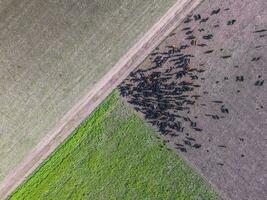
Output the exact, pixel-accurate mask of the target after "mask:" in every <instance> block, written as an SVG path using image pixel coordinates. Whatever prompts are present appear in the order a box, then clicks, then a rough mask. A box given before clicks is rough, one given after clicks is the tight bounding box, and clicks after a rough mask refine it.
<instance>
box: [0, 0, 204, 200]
mask: <svg viewBox="0 0 267 200" xmlns="http://www.w3.org/2000/svg"><path fill="white" fill-rule="evenodd" d="M202 1H203V0H177V2H176V3H175V4H174V5H173V6H172V7H171V8H170V9H169V10H168V11H167V12H166V13H165V14H164V16H163V17H162V18H161V19H160V20H159V21H158V22H156V23H155V24H154V25H153V26H152V27H151V28H150V29H149V31H148V32H147V33H146V34H145V35H144V36H143V37H142V38H141V39H140V40H139V41H138V42H137V43H136V44H135V45H134V46H133V47H132V48H130V49H129V50H128V52H127V53H126V54H125V55H123V56H122V57H121V58H120V59H119V61H118V62H117V63H116V64H115V65H114V66H113V67H112V68H111V70H109V71H108V73H106V74H105V75H104V77H103V78H101V79H100V80H99V81H98V82H97V83H96V84H95V85H94V87H93V88H91V89H88V93H87V94H86V95H84V96H83V97H82V98H81V99H79V100H78V102H76V104H75V105H74V106H73V107H72V108H71V109H70V110H69V111H68V112H67V113H66V114H65V115H64V116H63V118H62V119H60V120H59V121H58V123H57V125H56V126H55V127H54V128H53V129H52V130H51V131H49V132H48V134H47V135H46V136H45V137H44V138H43V139H42V140H41V141H40V142H39V143H38V144H37V145H36V147H35V148H34V149H33V150H32V151H31V152H30V153H29V154H28V156H27V157H26V158H25V159H24V160H23V161H22V162H21V163H20V164H19V165H18V166H17V167H16V168H15V169H13V170H12V171H11V173H9V174H8V175H7V176H6V178H5V179H4V180H3V181H2V182H1V184H0V199H5V198H7V197H8V196H9V195H10V194H11V193H12V192H13V191H14V190H15V189H16V188H17V187H18V186H19V185H20V184H21V183H22V182H23V181H25V180H26V178H27V177H28V176H29V175H30V174H31V173H32V172H33V171H34V170H35V169H36V168H37V167H38V166H39V165H40V164H41V163H42V162H43V161H44V160H46V159H47V158H48V156H49V155H50V154H51V153H52V152H53V151H54V150H55V149H56V148H57V147H58V146H59V145H60V144H61V143H62V142H63V141H64V140H65V139H66V138H67V137H68V136H69V135H70V134H71V133H72V132H73V131H74V130H75V129H76V128H77V127H78V126H79V125H80V124H81V122H82V121H84V119H85V118H86V117H87V116H88V115H89V114H90V113H91V112H92V111H93V110H94V109H95V108H96V107H97V106H98V105H99V104H100V103H101V102H102V101H103V100H104V99H105V98H106V97H107V96H108V95H109V94H110V93H111V92H112V90H114V89H115V88H116V87H117V85H118V84H119V83H121V82H122V81H123V80H124V79H125V78H126V77H127V76H128V75H129V74H130V72H131V71H133V70H134V69H135V68H136V67H137V66H138V65H140V64H141V62H142V61H143V60H144V59H145V58H146V57H147V56H148V54H149V53H150V52H151V51H152V50H153V49H154V48H156V47H157V46H158V45H159V44H160V43H161V42H162V41H163V40H164V39H165V38H166V37H167V36H168V35H169V34H170V33H171V31H173V30H174V29H175V28H176V27H177V26H178V25H179V24H180V23H181V22H182V20H183V19H184V18H185V17H186V15H187V14H189V12H191V11H192V10H193V9H194V8H196V7H197V6H198V5H199V4H200V3H201V2H202Z"/></svg>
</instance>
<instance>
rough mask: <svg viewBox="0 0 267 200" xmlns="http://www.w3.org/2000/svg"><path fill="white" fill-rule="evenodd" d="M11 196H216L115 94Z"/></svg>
mask: <svg viewBox="0 0 267 200" xmlns="http://www.w3.org/2000/svg"><path fill="white" fill-rule="evenodd" d="M9 199H11V200H13V199H181V200H187V199H188V200H193V199H205V200H208V199H218V196H217V195H216V194H215V193H214V191H212V189H210V188H209V186H207V184H206V182H205V181H204V180H203V179H202V178H200V177H199V176H198V175H197V174H196V173H195V172H194V171H193V170H191V168H190V167H189V166H188V165H187V164H185V163H184V161H183V160H182V159H180V158H179V157H178V156H177V155H176V154H175V152H174V151H172V150H170V149H168V148H167V146H166V145H165V144H164V142H163V140H162V139H160V138H158V137H157V136H156V134H155V133H154V129H153V128H152V127H151V126H150V125H148V124H147V123H146V122H145V121H143V120H142V119H141V118H140V117H139V116H138V115H136V113H135V112H134V111H133V110H132V109H130V108H128V107H127V106H126V105H125V103H124V102H122V101H121V100H120V98H119V95H118V92H117V91H115V92H113V93H112V94H111V95H110V96H109V97H108V98H107V99H106V100H105V101H104V102H103V103H102V104H101V105H100V106H99V107H98V108H97V109H96V110H95V111H94V112H93V113H92V114H91V115H90V116H89V117H88V119H86V120H85V121H84V122H83V123H82V124H81V125H80V127H78V128H77V129H76V130H75V131H74V133H73V134H72V135H71V137H69V138H68V139H67V140H66V141H65V142H64V143H63V144H62V145H61V146H60V147H59V148H58V149H57V150H56V151H55V152H54V153H53V154H52V155H51V156H50V157H49V159H48V160H46V161H45V162H44V163H43V164H42V165H41V166H40V167H39V168H38V169H37V170H36V171H35V172H34V173H33V174H32V175H31V176H30V177H29V178H28V179H27V180H26V181H25V182H24V183H23V184H22V185H21V186H20V187H19V188H18V189H17V190H16V191H15V192H14V193H13V194H12V195H11V196H10V198H9Z"/></svg>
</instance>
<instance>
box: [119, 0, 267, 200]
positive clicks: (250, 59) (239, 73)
mask: <svg viewBox="0 0 267 200" xmlns="http://www.w3.org/2000/svg"><path fill="white" fill-rule="evenodd" d="M266 38H267V3H266V2H265V1H264V0H258V1H249V0H244V1H242V0H236V1H231V0H226V1H219V0H215V1H208V0H206V1H205V2H204V3H202V4H201V5H200V6H199V7H198V8H197V9H195V10H194V11H193V13H191V14H190V15H189V16H187V18H186V19H185V20H184V22H183V23H182V24H181V25H180V26H179V27H178V28H177V29H176V30H174V32H173V33H172V34H170V35H169V37H168V38H167V39H166V40H165V41H164V42H163V43H162V44H161V45H160V46H158V47H157V48H156V49H155V50H154V51H153V52H152V53H151V54H150V55H149V57H148V58H147V59H146V60H145V61H144V62H143V63H142V64H141V65H140V67H139V68H138V69H136V70H135V71H134V72H132V73H131V74H130V76H129V77H128V78H127V79H126V80H125V81H124V82H123V83H122V84H121V85H120V86H119V90H120V93H121V95H122V96H123V97H124V98H125V99H126V100H127V101H128V102H129V103H130V104H131V105H132V106H133V107H134V108H135V110H136V111H138V112H139V113H141V114H142V115H143V116H144V117H145V119H146V120H147V121H148V122H150V123H151V124H152V125H153V126H155V127H156V128H157V130H158V131H159V133H160V134H161V135H162V136H163V137H164V139H165V141H166V142H167V143H169V145H171V146H173V147H174V148H176V149H177V151H178V152H179V153H180V154H182V155H183V156H184V157H185V159H187V160H188V161H189V162H190V163H191V164H192V165H193V166H195V167H196V168H197V169H198V171H199V172H200V173H201V174H203V175H204V176H205V177H206V178H207V179H208V180H209V182H210V183H211V184H213V185H215V186H216V188H217V189H218V190H219V191H220V193H221V195H222V196H223V197H224V198H226V199H246V200H247V199H253V200H256V199H259V200H262V199H264V198H265V197H266V196H267V192H266V191H267V190H266V188H267V183H266V174H267V173H266V172H267V169H266V166H267V163H266V156H265V155H266V132H267V131H266V130H267V121H266V119H267V113H266V106H267V90H266V78H267V68H266V63H267V62H266V61H267V60H266V59H267V56H266V52H265V51H266V50H267V48H266V46H267V39H266Z"/></svg>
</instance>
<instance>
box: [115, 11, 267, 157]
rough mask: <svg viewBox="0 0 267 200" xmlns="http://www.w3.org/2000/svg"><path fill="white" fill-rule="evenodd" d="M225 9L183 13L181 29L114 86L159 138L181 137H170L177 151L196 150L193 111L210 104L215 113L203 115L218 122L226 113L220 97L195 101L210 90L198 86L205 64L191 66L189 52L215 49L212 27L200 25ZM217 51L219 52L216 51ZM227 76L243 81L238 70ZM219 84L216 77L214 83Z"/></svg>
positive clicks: (197, 128) (200, 131)
mask: <svg viewBox="0 0 267 200" xmlns="http://www.w3.org/2000/svg"><path fill="white" fill-rule="evenodd" d="M229 10H230V9H229V8H224V9H221V8H216V9H213V10H211V11H210V12H209V14H208V15H206V16H205V17H203V16H201V14H192V15H189V16H187V18H186V19H185V20H184V22H183V25H182V27H179V28H178V29H177V30H175V31H174V32H173V33H172V34H170V35H169V37H168V38H167V39H166V41H165V43H163V44H161V45H160V46H159V47H157V48H156V49H155V50H154V51H153V52H152V53H151V54H150V55H149V57H148V58H147V59H146V60H145V61H144V63H143V64H141V66H140V67H139V68H138V69H136V70H135V71H133V72H132V73H131V74H130V75H129V76H128V78H127V79H126V80H124V82H123V83H122V84H121V85H120V86H119V91H120V94H121V96H122V97H124V98H125V99H126V100H127V102H128V103H129V104H131V105H132V106H133V108H134V109H135V110H136V111H137V112H140V113H141V114H142V115H143V116H144V118H145V119H146V120H147V121H148V122H149V123H151V124H152V125H153V126H155V127H156V128H157V129H158V131H159V132H160V133H161V134H162V135H163V136H164V137H165V136H166V138H168V139H169V140H172V138H176V137H178V138H179V137H180V139H179V140H178V141H179V142H177V140H175V141H176V142H175V144H174V145H175V148H177V149H178V150H180V151H181V152H187V151H188V149H189V148H190V149H199V148H201V146H202V145H201V143H199V142H198V141H197V139H196V138H194V137H193V136H192V134H191V133H192V132H194V133H195V134H203V132H204V130H203V126H202V125H201V124H199V123H198V120H199V119H198V116H194V112H193V110H195V109H199V108H200V107H206V106H207V104H208V103H211V104H214V105H213V106H216V107H217V108H218V112H216V113H209V112H207V113H204V116H205V117H209V118H210V119H211V120H220V119H222V118H225V117H227V116H228V115H229V114H231V110H230V109H229V108H228V106H227V104H226V103H224V102H223V101H221V100H220V99H212V100H211V101H210V102H205V101H204V102H203V101H199V99H201V97H202V96H203V95H208V94H209V91H205V88H201V87H202V84H201V81H203V80H205V79H206V78H207V77H205V75H206V74H205V71H206V69H205V64H202V63H199V64H196V61H195V60H196V58H195V57H196V56H195V55H194V49H195V48H198V49H199V48H200V49H201V48H202V49H204V48H205V50H203V51H202V52H203V54H202V57H204V56H206V57H210V56H212V54H213V53H214V51H215V50H214V49H207V47H208V46H209V42H212V41H213V40H214V37H215V36H214V34H213V33H212V31H207V30H205V29H204V28H203V27H202V24H205V23H208V21H209V20H210V18H212V17H215V16H217V15H219V14H220V13H221V12H227V11H229ZM192 22H194V23H195V24H196V23H197V25H196V26H195V27H193V28H192V27H190V25H189V24H190V23H192ZM224 23H225V25H226V26H234V25H235V24H236V23H237V20H236V19H229V20H227V21H225V22H224ZM219 26H220V24H215V25H214V26H213V28H214V29H216V28H219ZM177 31H178V32H180V33H181V32H182V33H183V35H184V38H179V39H180V40H181V41H176V40H175V39H173V37H175V35H176V33H175V32H177ZM265 32H266V30H265V29H260V30H256V31H255V34H259V36H260V37H263V35H264V34H265ZM196 33H197V34H196ZM257 48H260V46H258V47H257ZM217 51H219V52H220V51H223V50H222V49H217ZM231 56H232V55H231V54H221V55H220V59H229V58H231ZM260 59H261V57H260V56H259V57H253V58H252V59H251V61H252V62H257V61H259V60H260ZM236 67H238V66H236ZM230 78H232V77H223V80H224V81H228V80H229V79H230ZM258 78H259V80H256V81H255V82H254V85H255V86H262V85H263V84H264V80H263V79H262V77H261V76H259V77H258ZM232 79H234V80H233V81H235V82H243V81H245V77H244V75H242V74H241V75H240V76H236V77H234V78H232ZM218 82H219V81H216V84H217V83H218ZM200 91H202V92H200ZM237 92H238V91H237ZM222 146H223V145H222Z"/></svg>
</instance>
